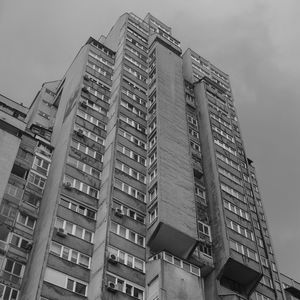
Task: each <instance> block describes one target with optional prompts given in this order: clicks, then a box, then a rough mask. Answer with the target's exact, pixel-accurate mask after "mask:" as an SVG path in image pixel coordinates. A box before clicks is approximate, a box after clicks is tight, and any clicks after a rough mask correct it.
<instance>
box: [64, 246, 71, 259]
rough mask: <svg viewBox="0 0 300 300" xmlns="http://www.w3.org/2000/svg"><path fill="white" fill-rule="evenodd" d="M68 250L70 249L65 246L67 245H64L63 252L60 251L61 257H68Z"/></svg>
mask: <svg viewBox="0 0 300 300" xmlns="http://www.w3.org/2000/svg"><path fill="white" fill-rule="evenodd" d="M69 252H70V249H69V248H67V247H64V248H63V253H62V258H64V259H69Z"/></svg>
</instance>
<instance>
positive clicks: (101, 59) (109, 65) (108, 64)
mask: <svg viewBox="0 0 300 300" xmlns="http://www.w3.org/2000/svg"><path fill="white" fill-rule="evenodd" d="M89 56H91V57H93V58H95V59H96V60H98V61H100V62H101V63H103V64H105V65H106V66H108V67H110V68H112V67H113V64H112V63H110V62H109V61H108V60H106V59H104V58H103V57H101V56H99V55H97V54H96V53H95V52H94V51H90V52H89Z"/></svg>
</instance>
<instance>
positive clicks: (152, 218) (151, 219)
mask: <svg viewBox="0 0 300 300" xmlns="http://www.w3.org/2000/svg"><path fill="white" fill-rule="evenodd" d="M148 215H149V224H152V223H153V222H154V221H155V220H156V219H157V218H158V207H157V204H155V205H154V206H153V207H152V208H151V209H150V210H149V212H148Z"/></svg>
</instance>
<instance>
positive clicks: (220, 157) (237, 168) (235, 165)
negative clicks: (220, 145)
mask: <svg viewBox="0 0 300 300" xmlns="http://www.w3.org/2000/svg"><path fill="white" fill-rule="evenodd" d="M216 157H217V158H218V159H219V160H221V161H223V162H224V163H226V164H227V165H229V166H231V167H233V168H234V169H236V170H238V171H240V170H241V168H240V166H239V164H238V163H236V162H234V161H232V160H231V159H229V158H228V157H226V156H224V155H222V154H220V153H219V152H216Z"/></svg>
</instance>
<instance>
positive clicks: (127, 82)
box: [123, 75, 147, 95]
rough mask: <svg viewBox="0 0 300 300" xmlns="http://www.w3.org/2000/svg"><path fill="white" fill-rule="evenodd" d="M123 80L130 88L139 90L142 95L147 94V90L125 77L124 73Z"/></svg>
mask: <svg viewBox="0 0 300 300" xmlns="http://www.w3.org/2000/svg"><path fill="white" fill-rule="evenodd" d="M123 81H124V82H125V83H126V84H128V85H129V86H131V87H132V88H134V89H136V90H137V91H139V92H141V93H142V94H144V95H147V91H146V89H144V88H142V87H141V86H140V85H138V84H137V83H135V82H134V81H132V80H130V79H129V78H128V77H126V76H125V75H123Z"/></svg>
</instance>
